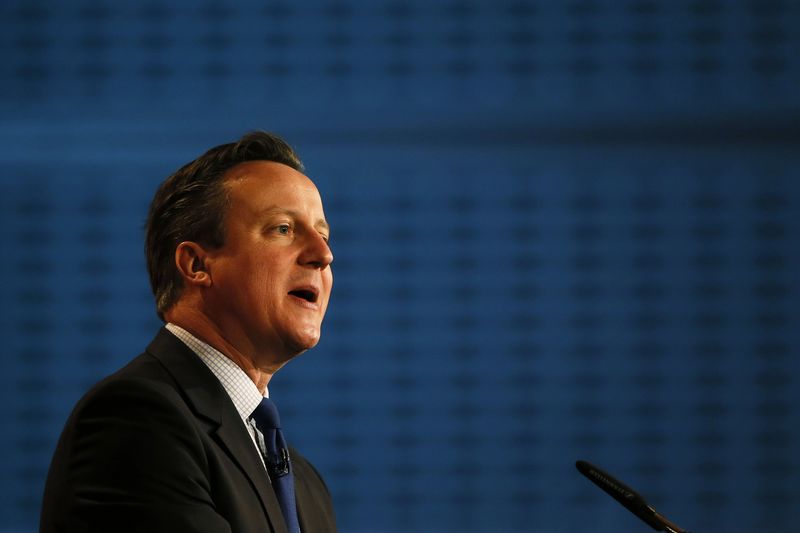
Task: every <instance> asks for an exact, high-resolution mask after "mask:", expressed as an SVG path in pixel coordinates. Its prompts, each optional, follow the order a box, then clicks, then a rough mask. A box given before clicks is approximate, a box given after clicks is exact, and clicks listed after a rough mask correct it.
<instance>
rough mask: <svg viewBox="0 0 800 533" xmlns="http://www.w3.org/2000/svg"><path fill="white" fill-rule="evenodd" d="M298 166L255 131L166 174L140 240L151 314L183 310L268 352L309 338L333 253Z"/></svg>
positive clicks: (322, 305)
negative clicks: (150, 292)
mask: <svg viewBox="0 0 800 533" xmlns="http://www.w3.org/2000/svg"><path fill="white" fill-rule="evenodd" d="M301 170H302V164H301V162H300V160H299V159H298V157H297V155H296V154H295V153H294V151H293V150H292V149H291V147H289V145H288V144H286V143H285V142H284V141H283V140H281V139H280V138H278V137H276V136H274V135H270V134H268V133H260V132H259V133H251V134H248V135H246V136H245V137H243V138H242V139H241V140H240V141H238V142H236V143H231V144H226V145H222V146H218V147H216V148H212V149H211V150H209V151H208V152H206V153H205V154H203V155H202V156H200V157H199V158H198V159H196V160H195V161H192V162H191V163H189V164H187V165H185V166H184V167H182V168H181V169H180V170H178V171H177V172H176V173H175V174H173V175H172V176H170V177H169V178H167V179H166V181H165V182H164V183H163V184H162V185H161V187H160V188H159V190H158V192H157V193H156V195H155V197H154V199H153V202H152V204H151V206H150V212H149V215H148V220H147V236H146V244H145V250H146V256H147V264H148V270H149V273H150V281H151V285H152V288H153V292H154V294H155V297H156V305H157V310H158V314H159V316H160V317H161V318H164V319H168V316H167V315H169V314H170V313H171V312H172V310H174V309H175V308H176V307H181V306H183V307H188V308H189V309H190V310H191V311H192V312H195V313H198V314H200V315H202V316H203V317H204V319H206V320H207V321H208V322H209V323H211V324H213V325H214V327H215V328H216V329H217V330H218V332H219V333H221V334H222V335H223V336H224V337H226V339H227V340H228V341H229V342H232V343H235V344H236V345H237V349H245V350H248V351H249V350H251V349H252V350H256V351H264V350H267V351H269V350H273V351H275V352H281V353H283V354H284V355H279V356H278V357H287V356H288V357H291V356H293V355H296V354H297V353H300V352H301V351H303V350H305V349H308V348H310V347H312V346H313V345H315V344H316V342H317V340H318V339H319V328H320V325H321V322H322V317H323V316H324V313H325V309H326V307H327V303H328V297H329V295H330V289H331V285H332V274H331V269H330V267H329V264H330V262H331V261H332V260H333V256H332V255H331V252H330V248H329V247H328V244H327V240H328V225H327V223H326V222H325V217H324V213H323V210H322V201H321V199H320V196H319V192H318V191H317V189H316V187H315V186H314V184H313V183H312V182H311V180H309V179H308V178H307V177H306V176H304V175H303V174H302V173H301V172H300V171H301ZM287 354H288V355H287Z"/></svg>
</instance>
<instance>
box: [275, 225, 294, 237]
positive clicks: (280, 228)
mask: <svg viewBox="0 0 800 533" xmlns="http://www.w3.org/2000/svg"><path fill="white" fill-rule="evenodd" d="M277 230H278V233H280V234H281V235H289V232H290V231H291V227H289V224H281V225H280V226H278V228H277Z"/></svg>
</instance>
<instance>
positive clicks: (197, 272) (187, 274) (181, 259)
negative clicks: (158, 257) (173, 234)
mask: <svg viewBox="0 0 800 533" xmlns="http://www.w3.org/2000/svg"><path fill="white" fill-rule="evenodd" d="M207 257H208V254H207V253H206V251H205V249H204V248H203V247H202V246H200V245H199V244H197V243H196V242H192V241H183V242H182V243H180V244H179V245H178V247H177V248H175V266H176V267H177V268H178V272H180V274H181V277H182V278H183V281H184V283H186V284H188V285H195V286H199V287H210V286H211V272H209V271H208V270H207V268H206V258H207Z"/></svg>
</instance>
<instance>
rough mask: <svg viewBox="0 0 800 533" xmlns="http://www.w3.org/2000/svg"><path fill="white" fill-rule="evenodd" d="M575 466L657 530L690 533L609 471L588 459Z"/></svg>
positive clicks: (669, 532)
mask: <svg viewBox="0 0 800 533" xmlns="http://www.w3.org/2000/svg"><path fill="white" fill-rule="evenodd" d="M575 467H576V468H577V469H578V471H579V472H580V473H581V474H583V475H584V476H586V477H588V478H589V479H590V480H591V481H592V482H593V483H594V484H595V485H597V486H598V487H600V488H601V489H603V490H604V491H605V492H606V493H608V494H609V496H611V497H612V498H614V499H615V500H617V501H618V502H619V503H621V504H622V506H623V507H625V508H626V509H627V510H629V511H630V512H632V513H633V514H635V515H636V516H638V517H639V518H640V519H641V520H643V521H645V522H646V523H647V524H648V525H649V526H650V527H652V528H653V529H655V530H656V531H666V532H667V533H689V532H688V531H686V530H685V529H681V528H680V527H679V526H677V525H676V524H674V523H672V522H670V521H669V520H667V519H666V518H664V517H663V516H661V515H660V514H658V513H657V512H656V510H655V509H653V508H652V507H650V505H648V504H647V502H646V501H644V498H642V497H641V496H639V494H637V493H636V491H634V490H633V489H631V488H630V487H628V486H627V485H625V484H624V483H622V482H621V481H619V480H617V479H614V477H613V476H611V475H610V474H608V472H604V471H603V470H600V469H599V468H597V467H596V466H594V465H592V464H590V463H587V462H586V461H577V462H576V463H575Z"/></svg>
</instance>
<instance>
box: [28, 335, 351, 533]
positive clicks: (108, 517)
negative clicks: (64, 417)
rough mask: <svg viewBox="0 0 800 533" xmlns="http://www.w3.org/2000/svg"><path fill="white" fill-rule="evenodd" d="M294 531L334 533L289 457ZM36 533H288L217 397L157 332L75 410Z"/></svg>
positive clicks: (229, 411) (196, 364)
mask: <svg viewBox="0 0 800 533" xmlns="http://www.w3.org/2000/svg"><path fill="white" fill-rule="evenodd" d="M290 453H291V457H292V460H293V463H292V466H293V468H294V476H295V493H296V497H297V510H298V515H299V518H300V527H301V528H302V530H303V532H304V533H324V532H329V531H335V530H336V526H335V522H334V515H333V505H332V503H331V498H330V494H329V493H328V489H327V487H326V486H325V483H324V482H323V481H322V478H321V477H320V475H319V473H318V472H317V471H316V470H315V469H314V467H312V466H311V464H310V463H309V462H308V461H306V460H305V459H304V458H303V457H302V456H301V455H300V454H299V453H297V451H295V450H293V449H291V451H290ZM40 531H41V532H42V533H54V532H65V533H66V532H69V533H80V532H86V533H88V532H99V533H100V532H102V533H108V532H111V531H113V532H115V533H117V532H144V533H160V532H165V533H166V532H169V533H184V532H202V533H206V532H208V533H212V532H213V533H222V532H231V533H256V532H274V533H286V525H285V523H284V520H283V516H282V515H281V510H280V506H279V505H278V501H277V499H276V498H275V493H274V491H273V490H272V486H271V485H270V482H269V478H268V477H267V474H266V472H265V470H264V466H263V464H262V463H261V460H260V459H259V456H258V452H257V450H256V448H255V446H254V445H253V441H252V439H251V438H250V435H249V434H248V433H247V430H246V429H245V427H244V424H242V419H241V418H240V417H239V413H238V412H237V411H236V408H235V407H234V406H233V402H231V400H230V398H229V397H228V395H227V393H226V392H225V389H223V388H222V385H221V384H220V383H219V381H218V380H217V378H216V377H215V376H214V374H212V373H211V371H210V370H209V369H208V367H206V365H205V364H204V363H203V362H202V361H201V360H200V359H199V357H198V356H197V355H196V354H195V353H194V352H192V351H191V350H190V349H189V348H188V347H187V346H186V345H184V344H183V343H182V342H181V341H180V340H178V339H177V338H176V337H175V336H173V335H172V334H171V333H169V331H167V330H166V329H162V330H161V331H160V332H159V333H158V335H157V336H156V338H155V339H154V340H153V342H152V343H151V344H150V346H148V347H147V350H146V352H145V353H143V354H142V355H140V356H139V357H137V358H136V359H134V360H133V361H131V362H130V363H129V364H128V365H127V366H126V367H124V368H123V369H121V370H120V371H118V372H117V373H116V374H113V375H112V376H110V377H108V378H106V379H105V380H103V381H101V382H100V383H99V384H97V385H96V386H95V387H94V388H93V389H92V390H91V391H89V392H88V393H87V394H86V396H84V397H83V398H82V399H81V401H80V402H79V403H78V405H77V406H76V407H75V410H74V411H73V413H72V415H71V416H70V418H69V420H68V421H67V424H66V427H65V428H64V432H63V434H62V435H61V439H60V440H59V443H58V447H57V448H56V452H55V456H54V457H53V462H52V464H51V466H50V473H49V475H48V478H47V485H46V487H45V493H44V502H43V506H42V517H41V525H40Z"/></svg>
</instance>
